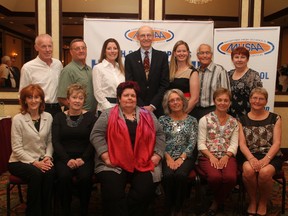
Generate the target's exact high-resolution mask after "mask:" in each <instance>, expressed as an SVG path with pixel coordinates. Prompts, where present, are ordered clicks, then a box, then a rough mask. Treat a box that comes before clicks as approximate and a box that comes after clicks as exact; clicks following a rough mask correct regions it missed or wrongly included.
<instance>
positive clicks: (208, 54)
mask: <svg viewBox="0 0 288 216" xmlns="http://www.w3.org/2000/svg"><path fill="white" fill-rule="evenodd" d="M212 56H213V52H212V49H211V46H210V45H208V44H201V45H200V46H199V48H198V50H197V57H198V59H199V61H200V67H199V68H198V72H199V80H200V96H199V102H198V104H197V105H196V107H195V108H194V109H193V111H192V113H191V114H192V115H193V116H194V117H195V118H196V119H197V120H199V119H200V118H201V117H203V116H204V115H206V114H208V113H209V112H212V111H214V110H215V104H214V100H213V93H214V91H215V90H216V89H217V88H219V87H223V88H227V89H229V90H230V83H229V77H228V74H227V71H226V70H225V69H224V67H223V66H221V65H219V64H215V63H214V62H212Z"/></svg>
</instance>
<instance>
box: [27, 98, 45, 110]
mask: <svg viewBox="0 0 288 216" xmlns="http://www.w3.org/2000/svg"><path fill="white" fill-rule="evenodd" d="M25 102H26V104H27V106H28V111H29V112H33V111H38V110H39V107H40V104H41V102H42V99H41V97H40V95H37V94H33V95H30V96H27V97H26V99H25Z"/></svg>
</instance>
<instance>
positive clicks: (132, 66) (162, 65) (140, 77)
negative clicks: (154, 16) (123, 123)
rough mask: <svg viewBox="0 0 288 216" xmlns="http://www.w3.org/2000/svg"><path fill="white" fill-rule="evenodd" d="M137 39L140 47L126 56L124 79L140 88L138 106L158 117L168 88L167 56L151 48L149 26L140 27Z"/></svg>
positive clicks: (152, 34)
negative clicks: (133, 82) (135, 83)
mask: <svg viewBox="0 0 288 216" xmlns="http://www.w3.org/2000/svg"><path fill="white" fill-rule="evenodd" d="M137 39H138V41H139V43H140V46H141V47H140V49H138V50H137V51H135V52H133V53H130V54H129V55H127V56H126V58H125V78H126V81H128V80H132V81H136V82H137V83H138V85H139V86H140V90H141V91H140V95H139V98H138V100H137V102H138V105H139V106H141V107H144V108H145V109H146V110H149V111H151V112H154V113H155V115H156V116H157V117H159V116H160V115H162V114H163V109H162V105H161V104H162V99H163V95H164V93H165V91H166V89H167V88H168V86H169V66H168V56H167V54H166V53H164V52H162V51H159V50H155V49H153V48H152V42H153V39H154V32H153V30H152V28H151V27H150V26H142V27H140V28H139V29H138V32H137Z"/></svg>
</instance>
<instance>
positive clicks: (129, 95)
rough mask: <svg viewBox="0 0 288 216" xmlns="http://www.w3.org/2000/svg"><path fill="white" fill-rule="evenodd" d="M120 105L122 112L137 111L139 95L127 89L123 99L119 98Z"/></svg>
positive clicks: (122, 95)
mask: <svg viewBox="0 0 288 216" xmlns="http://www.w3.org/2000/svg"><path fill="white" fill-rule="evenodd" d="M118 100H119V105H120V107H121V108H122V110H125V109H135V108H136V103H137V95H136V92H135V90H134V89H132V88H126V89H124V90H123V92H122V94H121V97H120V98H118Z"/></svg>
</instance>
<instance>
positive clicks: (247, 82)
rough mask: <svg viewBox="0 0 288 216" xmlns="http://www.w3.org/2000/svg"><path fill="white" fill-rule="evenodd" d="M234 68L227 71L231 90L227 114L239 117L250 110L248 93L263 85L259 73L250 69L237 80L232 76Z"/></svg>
mask: <svg viewBox="0 0 288 216" xmlns="http://www.w3.org/2000/svg"><path fill="white" fill-rule="evenodd" d="M234 72H235V69H234V70H231V71H229V72H228V76H229V79H230V86H231V92H232V100H231V106H230V110H229V114H230V115H232V116H233V117H235V118H237V119H239V118H240V117H241V116H242V115H246V114H247V113H248V112H249V111H250V104H249V95H250V92H251V91H252V89H254V88H256V87H263V85H262V82H261V79H260V76H259V73H258V72H256V71H254V70H252V69H250V68H249V70H248V71H247V72H246V73H245V74H244V75H243V76H242V77H241V78H240V79H238V80H234V79H233V78H232V76H233V74H234Z"/></svg>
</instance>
